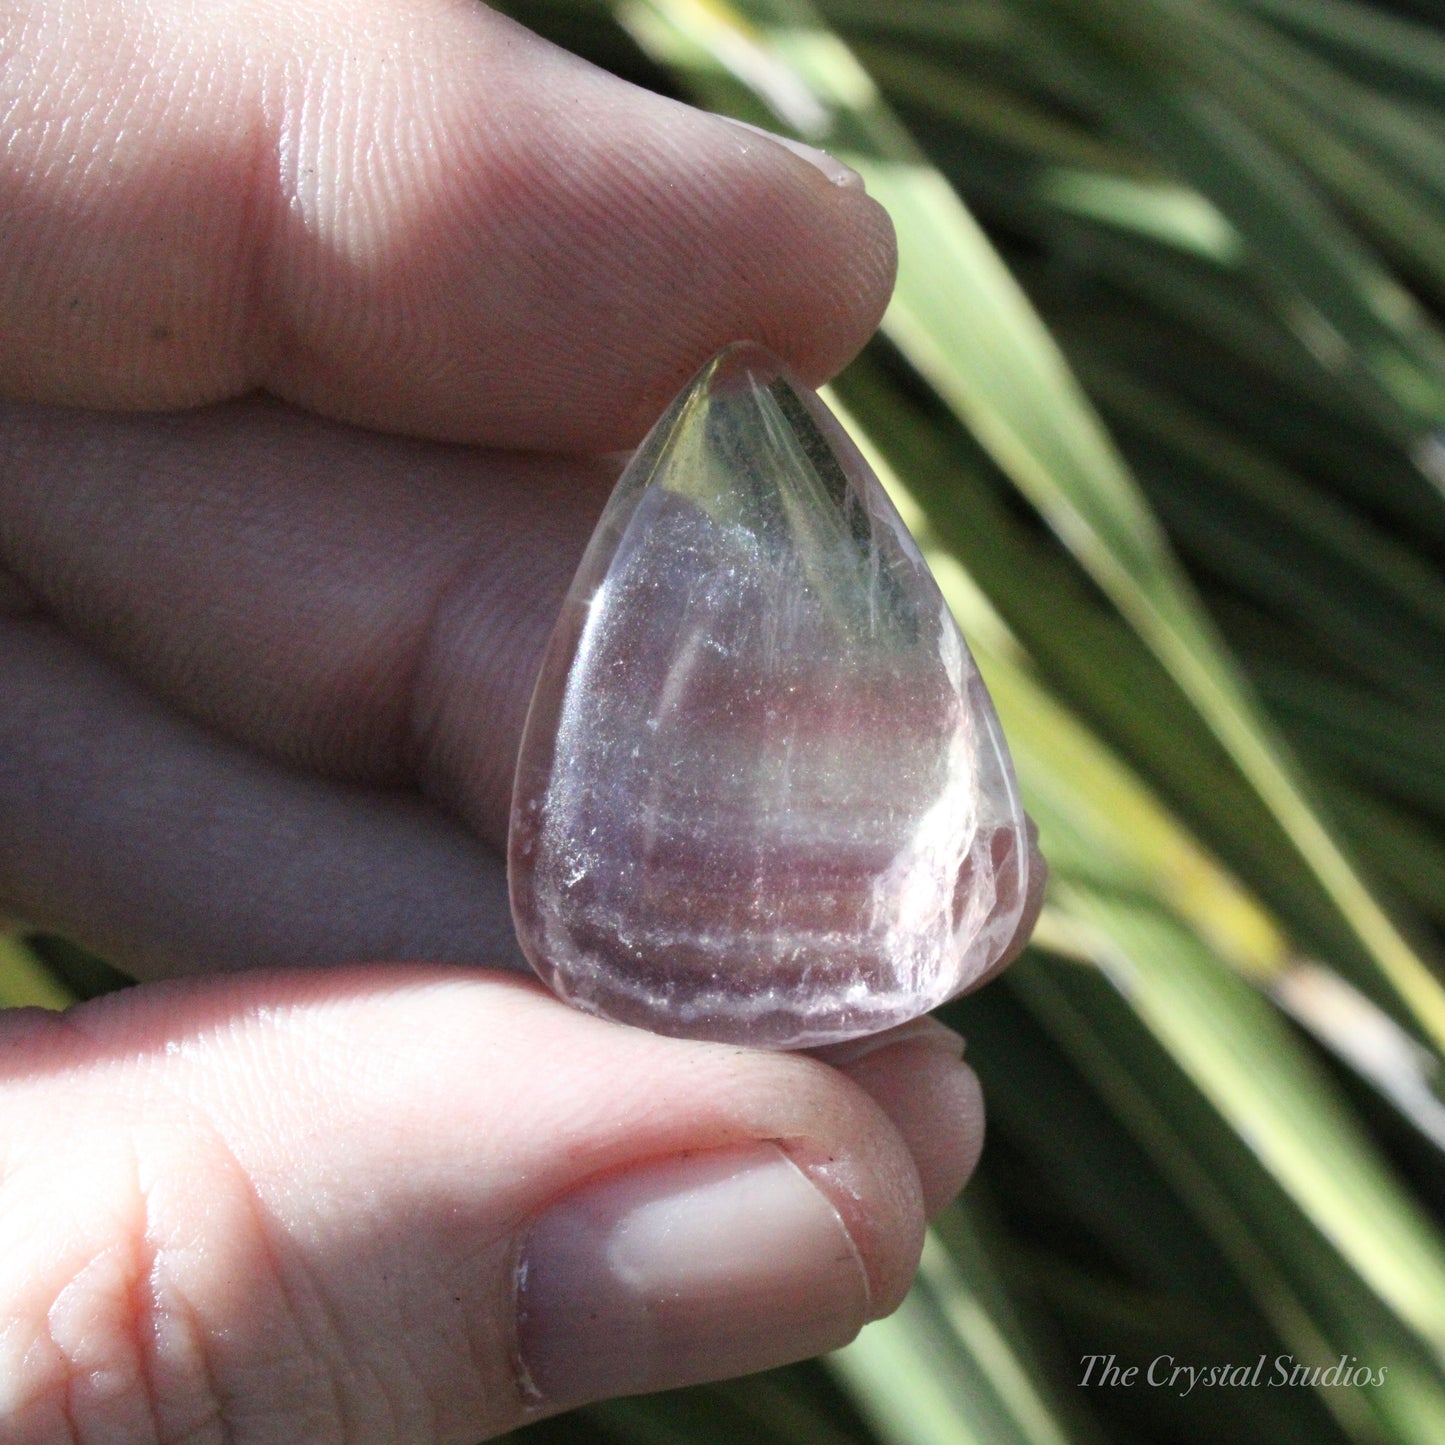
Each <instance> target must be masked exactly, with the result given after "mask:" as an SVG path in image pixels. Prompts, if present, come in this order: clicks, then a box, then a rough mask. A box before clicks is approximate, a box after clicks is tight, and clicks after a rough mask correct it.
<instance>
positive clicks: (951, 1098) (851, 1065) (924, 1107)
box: [836, 1020, 984, 1219]
mask: <svg viewBox="0 0 1445 1445" xmlns="http://www.w3.org/2000/svg"><path fill="white" fill-rule="evenodd" d="M929 1022H933V1021H932V1020H930V1021H929ZM906 1027H908V1028H910V1029H911V1026H906ZM883 1037H885V1038H886V1037H887V1036H886V1035H885V1036H883ZM962 1042H963V1041H962V1040H961V1039H960V1038H959V1036H958V1035H957V1034H955V1033H953V1031H952V1030H951V1029H946V1028H944V1027H943V1026H942V1025H936V1033H935V1032H933V1031H928V1032H922V1031H911V1032H909V1033H906V1034H904V1035H903V1036H902V1037H900V1038H899V1039H898V1040H897V1041H892V1042H889V1043H887V1044H886V1045H885V1046H883V1047H880V1048H876V1049H873V1050H871V1051H870V1052H868V1053H865V1054H863V1055H862V1056H861V1057H854V1058H851V1059H848V1060H847V1061H845V1062H840V1063H838V1064H837V1065H836V1067H838V1068H839V1069H840V1070H841V1072H843V1073H844V1074H846V1075H847V1076H848V1078H850V1079H851V1080H852V1081H853V1082H854V1083H855V1084H857V1085H858V1086H859V1087H860V1088H862V1089H863V1090H865V1091H866V1092H867V1093H868V1095H869V1097H870V1098H872V1099H873V1101H874V1102H875V1103H876V1104H877V1105H878V1106H879V1108H881V1109H882V1110H883V1112H884V1113H885V1114H886V1115H887V1116H888V1118H889V1120H890V1122H891V1123H892V1124H893V1126H894V1128H895V1129H897V1131H898V1133H899V1135H900V1137H901V1138H902V1140H903V1142H904V1144H905V1145H906V1147H907V1149H908V1152H909V1155H910V1156H911V1158H912V1160H913V1163H914V1166H915V1167H916V1168H917V1170H918V1180H919V1185H920V1187H921V1189H922V1195H923V1212H924V1215H925V1217H926V1218H929V1219H931V1218H933V1216H934V1215H936V1214H937V1213H938V1212H939V1210H941V1209H942V1208H943V1207H944V1205H946V1204H947V1203H948V1202H949V1201H950V1200H951V1199H953V1198H954V1197H955V1196H956V1195H957V1194H958V1193H959V1192H960V1191H961V1190H962V1189H963V1187H964V1185H965V1184H967V1182H968V1180H969V1179H970V1177H971V1176H972V1174H973V1171H974V1169H975V1168H976V1167H977V1165H978V1161H979V1157H980V1155H981V1154H982V1152H983V1140H984V1107H983V1090H982V1087H981V1086H980V1084H979V1081H978V1076H977V1075H976V1074H975V1073H974V1072H973V1070H972V1069H971V1068H969V1066H968V1065H967V1064H966V1063H964V1062H963V1059H962V1057H961V1053H962Z"/></svg>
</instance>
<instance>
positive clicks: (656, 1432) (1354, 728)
mask: <svg viewBox="0 0 1445 1445" xmlns="http://www.w3.org/2000/svg"><path fill="white" fill-rule="evenodd" d="M508 8H509V9H510V10H511V11H512V13H514V14H515V15H516V16H517V18H519V19H521V20H523V21H524V22H525V23H527V24H529V25H531V26H533V27H534V28H536V29H538V30H540V31H541V32H542V33H544V34H547V35H549V36H550V37H551V38H553V39H556V40H557V41H559V42H560V43H561V44H564V45H566V46H568V47H569V48H571V49H573V50H576V51H578V52H579V53H581V54H583V55H586V56H588V57H589V58H591V59H594V60H596V61H597V62H598V63H600V64H602V65H605V66H608V67H610V68H612V69H613V70H615V71H617V72H618V73H620V74H622V75H625V76H627V77H628V78H630V79H633V80H635V81H638V82H639V83H641V84H644V85H649V86H652V87H654V88H657V89H661V90H664V91H667V92H669V93H672V94H676V95H681V96H684V97H686V98H688V99H691V100H693V101H696V102H698V103H700V104H703V105H706V106H708V107H710V108H713V109H716V110H720V111H724V112H727V113H730V114H733V115H736V116H738V117H740V118H742V119H746V120H749V121H753V122H755V123H758V124H762V125H764V126H767V127H769V128H772V129H774V130H778V131H781V132H784V133H788V134H792V135H795V136H797V137H799V138H801V139H804V140H807V141H810V142H811V143H813V144H815V145H819V146H822V147H824V148H825V149H828V150H830V151H832V152H833V153H834V154H836V155H838V156H839V157H840V158H842V159H844V160H846V161H847V162H848V163H849V164H851V165H853V166H854V167H855V168H856V169H857V170H859V171H860V172H861V173H862V175H863V176H864V178H865V180H866V182H867V185H868V188H869V191H870V192H871V193H872V194H873V195H874V196H875V197H877V198H878V199H879V200H880V201H882V202H883V203H884V204H885V205H886V206H887V207H888V209H889V211H890V213H891V214H892V216H893V218H894V222H895V225H896V226H897V228H898V233H899V251H900V272H899V280H898V287H897V292H896V294H895V298H894V302H893V305H892V307H891V308H890V310H889V313H888V316H887V318H886V319H885V321H884V325H883V332H882V335H881V337H880V338H879V340H878V341H877V342H875V343H874V345H873V346H871V347H870V348H869V350H868V352H867V353H866V354H865V355H864V356H863V357H862V358H861V359H860V360H859V361H858V362H857V363H856V364H855V365H854V366H853V367H852V368H850V369H849V371H848V372H847V373H846V374H845V375H844V376H843V377H841V378H840V379H839V380H838V382H837V383H836V386H835V388H834V393H835V394H834V397H833V400H834V402H835V404H836V405H837V406H838V408H839V410H840V411H841V412H842V413H843V415H844V416H845V418H846V420H847V421H848V423H849V425H850V427H851V428H852V430H853V431H854V433H855V435H856V436H858V438H859V440H860V443H861V444H862V445H863V446H864V448H865V450H866V451H867V452H868V453H869V455H870V456H871V458H872V459H873V460H874V462H875V464H876V465H877V466H878V469H879V472H880V474H881V475H882V476H883V477H884V479H885V482H886V483H887V484H888V485H889V486H890V488H891V489H892V490H893V491H894V494H895V496H896V497H897V499H898V501H899V504H900V507H901V508H902V510H903V511H904V514H905V517H906V518H907V520H908V521H909V523H910V525H911V526H912V527H913V529H914V531H915V533H916V534H917V535H918V537H919V539H920V542H921V543H922V545H923V547H924V549H925V551H926V552H927V554H928V556H929V559H930V561H931V562H932V563H933V566H934V570H935V572H936V574H937V575H938V577H939V580H940V583H941V584H942V586H943V588H944V592H945V595H946V596H947V597H948V599H949V601H950V603H951V604H952V605H953V607H954V609H955V611H956V612H957V614H958V616H959V620H960V622H961V623H962V624H963V627H964V630H965V632H966V633H967V635H968V636H969V638H970V641H971V643H972V645H973V647H974V651H975V654H976V655H977V657H978V660H979V664H980V666H981V668H982V669H983V672H984V674H985V677H986V678H987V680H988V682H989V686H990V688H991V690H992V691H993V694H994V697H995V700H996V701H997V703H998V706H999V710H1000V713H1001V715H1002V717H1003V720H1004V725H1005V730H1006V732H1007V733H1008V736H1009V739H1010V742H1011V745H1012V747H1013V750H1014V754H1015V760H1016V762H1017V764H1018V768H1019V773H1020V779H1021V783H1022V786H1023V789H1024V792H1025V794H1026V796H1027V801H1028V804H1029V808H1030V811H1031V812H1032V813H1033V815H1034V817H1035V818H1036V819H1037V820H1038V822H1039V825H1040V828H1041V831H1042V835H1043V842H1044V847H1045V851H1046V853H1047V854H1048V856H1049V859H1050V861H1051V864H1052V866H1053V879H1052V884H1051V891H1050V898H1049V907H1048V910H1047V913H1046V916H1045V919H1044V922H1043V924H1042V925H1041V927H1040V930H1039V936H1038V942H1037V945H1036V947H1035V948H1034V949H1033V950H1032V951H1031V953H1030V955H1029V956H1028V957H1027V958H1026V959H1025V960H1024V961H1023V962H1022V963H1020V964H1019V965H1018V966H1017V967H1016V968H1015V969H1014V970H1013V971H1012V973H1011V975H1010V976H1009V978H1008V980H1007V982H1005V983H1003V984H1000V985H998V986H995V987H991V988H989V989H986V990H984V991H983V992H982V993H980V994H979V995H978V996H977V997H974V998H969V999H966V1000H963V1001H961V1002H959V1003H957V1004H955V1005H954V1006H952V1008H951V1009H950V1010H949V1013H950V1015H951V1020H952V1021H953V1022H954V1023H956V1024H957V1025H958V1026H959V1027H960V1028H961V1029H962V1030H963V1032H964V1033H965V1034H966V1035H967V1036H968V1038H969V1051H970V1057H971V1059H972V1060H973V1062H974V1064H975V1066H976V1067H977V1068H978V1070H979V1072H980V1073H981V1074H982V1076H983V1078H984V1081H985V1085H986V1087H987V1090H988V1095H989V1099H990V1105H991V1120H992V1123H991V1134H990V1145H989V1149H988V1151H987V1154H986V1156H985V1161H984V1164H983V1166H982V1167H981V1169H980V1173H979V1177H978V1179H977V1181H976V1182H975V1184H974V1185H973V1186H971V1187H970V1189H969V1191H968V1194H967V1196H966V1198H965V1200H964V1201H963V1202H962V1203H960V1204H959V1205H957V1206H955V1207H953V1208H952V1209H950V1210H949V1211H948V1213H947V1214H946V1215H945V1216H944V1218H943V1219H942V1220H940V1221H939V1223H938V1225H937V1227H936V1228H935V1230H934V1232H933V1235H932V1236H931V1238H930V1241H929V1244H928V1248H927V1251H926V1253H925V1256H924V1261H923V1267H922V1271H921V1273H920V1276H919V1281H918V1284H917V1286H916V1288H915V1290H914V1292H913V1294H912V1295H911V1296H910V1298H909V1300H908V1301H907V1303H906V1304H905V1306H904V1307H903V1309H902V1310H900V1311H899V1313H898V1314H897V1315H896V1316H895V1317H894V1318H892V1319H890V1320H887V1321H884V1322H882V1323H879V1324H876V1325H873V1326H870V1327H869V1328H868V1329H867V1330H865V1331H864V1333H863V1335H862V1337H861V1338H860V1339H859V1340H858V1341H857V1342H856V1343H855V1344H854V1345H851V1346H849V1347H848V1348H847V1349H845V1350H843V1351H841V1352H839V1353H838V1354H837V1355H835V1356H833V1357H831V1358H830V1359H828V1360H827V1361H825V1362H823V1363H822V1365H814V1366H803V1367H797V1368H795V1369H793V1370H791V1371H787V1372H780V1373H778V1374H775V1375H773V1376H765V1377H760V1378H759V1379H755V1380H750V1381H743V1382H738V1383H734V1384H729V1385H725V1386H718V1387H713V1388H710V1389H707V1390H697V1391H689V1392H683V1393H681V1394H679V1395H674V1396H668V1397H662V1398H658V1399H656V1400H641V1401H631V1402H626V1403H624V1404H623V1405H620V1406H612V1407H608V1408H607V1409H603V1410H594V1411H591V1412H588V1413H586V1414H584V1415H580V1416H573V1417H569V1418H568V1419H567V1420H565V1421H563V1422H558V1423H555V1424H552V1425H549V1426H546V1427H534V1431H533V1432H531V1433H532V1434H534V1435H536V1436H538V1437H547V1438H557V1439H578V1438H590V1437H592V1436H593V1435H595V1438H597V1439H600V1440H614V1439H615V1440H618V1441H632V1440H669V1441H673V1440H676V1441H693V1440H697V1441H714V1440H736V1439H739V1438H742V1437H744V1436H746V1437H747V1438H749V1439H757V1440H776V1441H779V1442H782V1441H788V1442H793V1441H830V1440H839V1441H870V1440H877V1441H885V1442H890V1445H892V1442H899V1445H934V1442H937V1445H944V1442H950V1445H951V1442H960V1445H962V1442H972V1441H979V1442H989V1445H994V1442H1010V1445H1011V1442H1015V1441H1017V1442H1025V1441H1026V1442H1030V1445H1038V1442H1051V1445H1059V1442H1075V1441H1077V1442H1089V1441H1101V1440H1118V1441H1159V1442H1171V1445H1173V1442H1180V1441H1186V1442H1187V1441H1196V1440H1197V1441H1210V1442H1213V1441H1218V1440H1224V1439H1227V1440H1231V1441H1255V1440H1259V1441H1264V1440H1270V1441H1301V1442H1304V1441H1310V1442H1328V1441H1346V1440H1349V1441H1402V1442H1403V1441H1410V1442H1419V1445H1427V1442H1429V1445H1438V1442H1439V1441H1440V1440H1445V1242H1442V1231H1441V1227H1440V1226H1441V1220H1442V1216H1445V1170H1442V1168H1441V1162H1442V1161H1441V1155H1440V1151H1441V1149H1442V1148H1445V1105H1442V1102H1441V1099H1440V1094H1439V1090H1440V1078H1441V1074H1440V1065H1439V1060H1440V1056H1441V1051H1442V1048H1445V983H1442V974H1441V970H1440V967H1439V963H1438V959H1439V955H1440V949H1441V944H1442V940H1445V746H1442V744H1445V728H1442V711H1445V569H1442V566H1441V564H1442V561H1445V500H1442V495H1441V489H1442V480H1445V430H1442V428H1445V333H1442V330H1441V323H1440V308H1441V303H1442V300H1445V35H1442V34H1441V33H1439V32H1437V31H1435V30H1434V29H1432V28H1430V26H1429V23H1428V22H1429V18H1430V7H1427V6H1425V5H1423V4H1422V5H1421V6H1419V7H1412V8H1410V9H1405V8H1400V9H1396V10H1386V9H1384V8H1382V7H1377V6H1369V5H1365V4H1360V3H1356V0H925V3H913V4H906V3H905V4H899V3H888V0H823V3H821V4H819V5H818V6H817V7H816V8H814V7H813V6H810V5H808V4H805V3H793V0H732V3H729V0H617V3H615V4H612V5H607V4H604V3H601V0H517V3H514V4H512V5H510V6H509V7H508ZM1108 1354H1114V1355H1116V1356H1117V1357H1118V1361H1119V1363H1120V1364H1138V1365H1140V1366H1141V1367H1143V1368H1144V1369H1147V1367H1148V1365H1149V1363H1150V1362H1151V1361H1154V1360H1157V1359H1160V1358H1161V1357H1165V1356H1172V1357H1173V1358H1174V1360H1175V1361H1176V1362H1178V1363H1181V1364H1189V1365H1204V1366H1209V1365H1223V1364H1236V1365H1245V1364H1247V1365H1248V1366H1249V1367H1250V1368H1251V1370H1252V1369H1253V1367H1254V1366H1255V1365H1256V1363H1257V1362H1258V1361H1259V1360H1260V1359H1261V1358H1263V1359H1264V1361H1265V1365H1264V1368H1263V1370H1262V1372H1261V1375H1260V1376H1259V1378H1260V1379H1261V1381H1268V1380H1270V1379H1272V1378H1275V1377H1276V1372H1275V1360H1276V1358H1277V1357H1285V1356H1288V1357H1290V1361H1291V1367H1292V1366H1293V1365H1294V1364H1300V1363H1302V1364H1306V1365H1318V1366H1328V1365H1331V1364H1333V1363H1335V1362H1336V1361H1338V1360H1339V1358H1340V1356H1341V1355H1343V1356H1345V1358H1346V1363H1347V1367H1349V1368H1351V1369H1353V1368H1354V1367H1356V1366H1359V1365H1364V1366H1368V1367H1369V1368H1371V1369H1372V1370H1376V1371H1378V1370H1380V1369H1383V1370H1384V1371H1385V1382H1384V1383H1383V1384H1382V1385H1379V1386H1344V1387H1341V1386H1333V1387H1331V1386H1330V1385H1328V1384H1322V1385H1320V1386H1318V1387H1317V1388H1309V1387H1308V1386H1305V1385H1299V1386H1294V1387H1289V1386H1279V1385H1274V1386H1271V1385H1268V1384H1266V1383H1261V1384H1259V1385H1257V1386H1254V1387H1249V1386H1236V1387H1225V1388H1219V1387H1212V1388H1211V1387H1207V1386H1201V1387H1198V1388H1196V1389H1194V1390H1193V1391H1190V1392H1189V1393H1187V1394H1186V1393H1184V1392H1183V1388H1182V1386H1176V1387H1175V1388H1172V1389H1171V1388H1168V1387H1163V1386H1161V1387H1150V1386H1148V1385H1147V1384H1139V1383H1136V1384H1135V1385H1134V1386H1133V1387H1132V1388H1107V1387H1106V1388H1099V1387H1098V1386H1096V1385H1090V1386H1081V1384H1080V1380H1081V1378H1082V1375H1083V1371H1084V1364H1083V1361H1084V1359H1085V1357H1087V1356H1090V1355H1108ZM1156 1373H1157V1372H1156ZM1326 1378H1328V1377H1326ZM549 1432H550V1433H549Z"/></svg>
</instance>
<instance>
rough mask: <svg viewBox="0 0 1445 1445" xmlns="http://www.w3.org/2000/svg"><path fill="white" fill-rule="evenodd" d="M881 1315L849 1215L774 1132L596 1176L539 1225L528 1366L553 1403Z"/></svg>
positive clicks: (524, 1271) (732, 1367) (773, 1356)
mask: <svg viewBox="0 0 1445 1445" xmlns="http://www.w3.org/2000/svg"><path fill="white" fill-rule="evenodd" d="M867 1317H868V1283H867V1276H866V1275H865V1274H864V1271H863V1263H862V1260H861V1259H860V1258H859V1256H858V1251H857V1249H856V1247H855V1246H854V1244H853V1241H852V1239H851V1238H850V1237H849V1235H848V1231H847V1230H846V1229H845V1228H844V1226H843V1221H842V1219H841V1218H840V1217H839V1215H838V1211H837V1210H836V1209H835V1208H834V1207H833V1205H832V1204H831V1203H830V1202H829V1201H828V1199H827V1198H826V1197H825V1196H824V1195H823V1194H821V1193H820V1192H819V1191H818V1189H817V1188H816V1187H815V1186H814V1185H813V1184H812V1183H811V1182H810V1181H809V1179H808V1177H807V1176H806V1175H805V1174H804V1173H803V1172H802V1171H801V1170H800V1169H799V1168H798V1167H797V1165H795V1164H794V1163H793V1162H792V1161H791V1160H790V1159H789V1158H788V1156H787V1155H786V1154H784V1153H783V1151H782V1150H781V1149H779V1148H778V1147H777V1146H776V1145H774V1144H750V1145H747V1146H746V1147H743V1148H737V1149H720V1150H709V1151H707V1152H706V1153H702V1154H693V1155H688V1156H685V1157H683V1158H677V1159H667V1160H661V1161H658V1162H657V1163H653V1164H647V1165H644V1166H642V1167H641V1168H636V1169H630V1170H628V1171H626V1172H625V1173H622V1174H617V1175H608V1176H606V1177H604V1178H602V1179H599V1180H596V1181H593V1182H592V1183H589V1184H584V1185H583V1186H582V1187H581V1188H579V1189H578V1190H576V1191H575V1192H574V1193H572V1194H569V1195H567V1196H566V1197H564V1198H563V1199H561V1200H559V1201H558V1202H557V1203H556V1204H554V1205H553V1206H552V1207H551V1208H550V1209H549V1210H548V1211H547V1212H546V1213H545V1214H544V1215H543V1216H542V1217H541V1219H539V1220H538V1221H537V1223H536V1224H535V1225H534V1226H533V1228H532V1231H531V1233H530V1235H529V1236H528V1238H527V1240H526V1242H525V1244H524V1246H523V1249H522V1253H521V1258H520V1263H519V1265H518V1270H517V1347H518V1355H519V1358H520V1364H521V1367H522V1368H521V1373H520V1378H521V1380H522V1386H523V1390H524V1393H527V1394H529V1396H530V1397H531V1398H532V1399H533V1400H534V1401H545V1402H546V1403H547V1404H548V1405H549V1406H559V1405H575V1404H581V1403H582V1402H584V1401H587V1400H598V1399H604V1398H607V1397H610V1396H614V1395H631V1394H638V1393H641V1392H644V1391H651V1390H665V1389H670V1388H673V1387H675V1386H678V1385H686V1384H694V1383H699V1382H702V1381H705V1380H719V1379H726V1378H730V1377H732V1376H734V1375H744V1374H750V1373H752V1372H753V1371H755V1370H762V1369H767V1368H769V1367H771V1366H773V1365H781V1364H786V1363H789V1362H791V1361H794V1360H801V1359H806V1358H808V1357H809V1356H812V1355H817V1354H822V1353H823V1352H824V1351H825V1350H831V1349H835V1348H837V1347H838V1346H839V1345H842V1344H845V1343H846V1342H847V1341H848V1340H850V1339H852V1338H853V1336H854V1335H855V1334H857V1332H858V1330H859V1329H860V1328H861V1327H862V1325H863V1323H864V1321H865V1320H866V1319H867Z"/></svg>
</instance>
